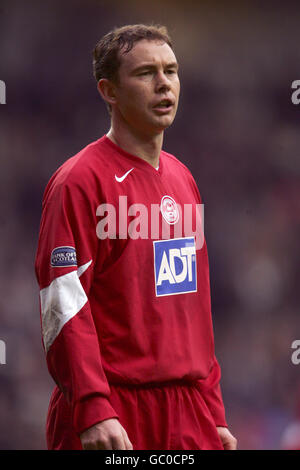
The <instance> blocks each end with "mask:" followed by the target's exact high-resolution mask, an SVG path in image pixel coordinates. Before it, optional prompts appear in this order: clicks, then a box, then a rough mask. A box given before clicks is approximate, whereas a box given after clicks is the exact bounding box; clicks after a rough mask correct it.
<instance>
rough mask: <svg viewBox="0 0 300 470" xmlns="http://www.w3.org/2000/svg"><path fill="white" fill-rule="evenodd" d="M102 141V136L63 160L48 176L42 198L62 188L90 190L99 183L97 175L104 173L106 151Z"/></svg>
mask: <svg viewBox="0 0 300 470" xmlns="http://www.w3.org/2000/svg"><path fill="white" fill-rule="evenodd" d="M102 142H103V138H100V139H98V140H95V141H93V142H91V143H89V144H88V145H86V146H85V147H84V148H82V149H81V150H80V151H79V152H77V153H76V154H75V155H73V156H71V157H69V158H68V159H67V160H65V161H64V163H62V165H60V166H59V167H58V168H57V170H56V171H55V172H54V173H53V175H52V177H51V178H50V180H49V182H48V184H47V186H46V189H45V193H44V199H45V198H48V197H49V195H50V194H54V193H55V194H57V193H60V192H61V191H62V190H64V189H66V190H69V191H77V190H79V191H82V192H83V191H84V192H85V193H86V192H90V191H91V190H92V189H93V188H94V186H95V185H97V184H98V183H99V175H100V174H101V175H102V177H103V175H104V174H105V167H106V165H107V151H106V150H105V146H103V145H102Z"/></svg>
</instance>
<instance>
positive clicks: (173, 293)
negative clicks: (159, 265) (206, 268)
mask: <svg viewBox="0 0 300 470" xmlns="http://www.w3.org/2000/svg"><path fill="white" fill-rule="evenodd" d="M189 238H192V239H193V240H194V245H195V268H196V269H195V273H196V289H195V290H188V291H184V292H172V293H171V294H160V295H158V294H157V286H156V272H155V247H154V244H155V243H160V242H167V241H171V240H188V239H189ZM153 255H154V256H153V269H154V284H155V296H156V297H167V296H168V295H179V294H192V293H193V292H197V291H198V283H197V249H196V240H195V237H194V236H192V237H180V238H167V239H162V240H154V241H153Z"/></svg>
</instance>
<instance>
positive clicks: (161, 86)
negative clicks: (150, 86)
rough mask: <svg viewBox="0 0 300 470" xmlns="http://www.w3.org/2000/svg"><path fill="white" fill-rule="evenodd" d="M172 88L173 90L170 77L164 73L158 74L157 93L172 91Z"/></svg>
mask: <svg viewBox="0 0 300 470" xmlns="http://www.w3.org/2000/svg"><path fill="white" fill-rule="evenodd" d="M170 88H171V82H170V80H169V78H168V76H167V75H166V74H165V73H164V72H159V73H158V74H157V80H156V89H157V91H165V90H170Z"/></svg>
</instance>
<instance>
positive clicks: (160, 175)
mask: <svg viewBox="0 0 300 470" xmlns="http://www.w3.org/2000/svg"><path fill="white" fill-rule="evenodd" d="M93 65H94V76H95V78H96V80H97V86H98V90H99V93H100V95H101V97H102V98H103V100H104V101H105V103H106V105H107V106H108V109H109V112H110V116H111V127H110V130H109V131H108V133H107V134H106V135H104V136H103V137H101V138H99V139H98V140H96V141H95V142H92V143H91V144H89V145H88V146H87V147H85V148H84V149H83V150H81V151H80V152H79V153H78V154H77V155H75V156H74V157H72V158H70V159H68V160H67V161H66V162H65V163H64V164H63V165H62V166H61V167H60V168H59V169H58V170H57V171H56V172H55V174H54V175H53V176H52V178H51V179H50V181H49V183H48V185H47V188H46V190H45V194H44V199H43V211H42V220H41V226H40V236H39V244H38V250H37V255H36V275H37V278H38V282H39V285H40V289H41V291H40V306H41V325H42V336H43V345H44V348H45V353H46V358H47V364H48V368H49V371H50V374H51V375H52V377H53V379H54V380H55V382H56V387H55V389H54V391H53V394H52V397H51V401H50V405H49V411H48V417H47V443H48V448H49V449H95V450H96V449H128V450H129V449H139V450H141V449H162V450H164V449H187V450H194V449H235V448H236V439H235V438H234V437H233V436H232V434H231V433H230V432H229V430H228V427H227V423H226V420H225V412H224V406H223V401H222V396H221V390H220V367H219V364H218V362H217V360H216V358H215V354H214V340H213V328H212V319H211V304H210V286H209V268H208V257H207V249H206V243H205V240H204V238H203V237H202V236H201V227H202V225H201V218H200V219H199V213H200V209H199V208H200V207H201V198H200V195H199V192H198V189H197V186H196V183H195V181H194V179H193V177H192V175H191V173H190V172H189V170H188V169H187V168H186V167H185V166H184V165H183V164H182V163H181V162H179V160H177V158H175V157H174V156H173V155H170V154H169V153H167V152H165V151H163V150H162V143H163V135H164V130H165V129H166V128H167V127H168V126H170V125H171V124H172V122H173V120H174V117H175V114H176V110H177V105H178V98H179V91H180V83H179V78H178V63H177V60H176V57H175V54H174V51H173V46H172V42H171V39H170V37H169V35H168V32H167V30H166V28H165V27H162V26H147V25H131V26H124V27H122V28H116V29H114V30H113V31H111V32H110V33H108V34H107V35H106V36H104V37H103V38H102V39H101V40H100V41H99V43H98V44H97V45H96V47H95V50H94V62H93ZM199 220H200V223H199ZM195 224H196V227H197V228H196V231H193V227H194V226H195Z"/></svg>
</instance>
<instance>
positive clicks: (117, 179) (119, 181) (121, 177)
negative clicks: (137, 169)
mask: <svg viewBox="0 0 300 470" xmlns="http://www.w3.org/2000/svg"><path fill="white" fill-rule="evenodd" d="M132 170H134V168H131V170H129V171H127V173H125V175H123V176H120V177H119V176H117V175H115V179H116V181H118V183H122V181H124V179H125V178H126V176H127V175H129V173H130V172H131V171H132Z"/></svg>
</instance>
